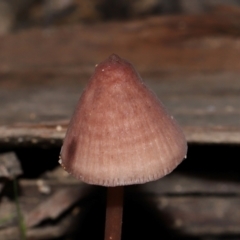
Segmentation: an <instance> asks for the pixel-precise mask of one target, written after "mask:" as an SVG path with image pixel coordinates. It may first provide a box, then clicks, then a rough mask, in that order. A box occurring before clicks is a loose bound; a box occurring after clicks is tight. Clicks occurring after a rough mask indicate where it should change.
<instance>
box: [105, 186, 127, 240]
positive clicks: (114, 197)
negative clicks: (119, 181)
mask: <svg viewBox="0 0 240 240" xmlns="http://www.w3.org/2000/svg"><path fill="white" fill-rule="evenodd" d="M123 192H124V187H123V186H118V187H108V189H107V209H106V225H105V240H120V239H121V232H122V212H123Z"/></svg>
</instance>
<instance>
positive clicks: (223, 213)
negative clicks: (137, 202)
mask: <svg viewBox="0 0 240 240" xmlns="http://www.w3.org/2000/svg"><path fill="white" fill-rule="evenodd" d="M148 201H149V203H150V204H151V203H152V204H154V205H155V208H156V209H157V210H158V211H159V212H158V213H159V216H160V218H161V220H162V221H163V222H164V223H165V225H166V227H167V228H170V229H172V230H173V231H175V232H178V233H179V234H180V235H191V236H194V235H195V236H201V235H221V234H222V235H228V234H229V235H233V234H236V235H237V234H240V227H239V226H240V198H239V197H214V196H211V197H210V196H209V197H206V196H195V197H194V196H179V197H167V196H165V197H156V198H148Z"/></svg>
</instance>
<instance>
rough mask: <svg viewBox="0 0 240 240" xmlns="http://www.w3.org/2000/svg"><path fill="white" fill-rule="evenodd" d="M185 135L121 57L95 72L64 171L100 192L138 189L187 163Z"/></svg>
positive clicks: (65, 153)
mask: <svg viewBox="0 0 240 240" xmlns="http://www.w3.org/2000/svg"><path fill="white" fill-rule="evenodd" d="M186 151H187V144H186V140H185V137H184V135H183V132H182V130H181V129H180V127H179V126H178V124H177V123H176V121H175V120H174V119H173V118H172V117H171V116H170V115H169V114H168V112H167V111H166V109H165V108H164V106H163V105H162V103H161V102H160V101H159V99H158V98H157V97H156V95H155V94H154V93H153V92H151V91H150V90H149V89H148V88H147V87H146V86H145V85H144V83H143V82H142V80H141V78H140V76H139V74H138V73H137V72H136V71H135V69H134V67H133V66H132V65H131V64H130V63H129V62H127V61H125V60H123V59H121V58H120V57H118V56H117V55H114V54H113V55H111V56H110V57H109V58H108V59H107V60H105V61H103V62H102V63H100V64H99V65H97V66H96V69H95V72H94V74H93V75H92V77H91V78H90V81H89V83H88V85H87V87H86V89H85V90H84V92H83V94H82V96H81V97H80V100H79V102H78V105H77V108H76V110H75V113H74V115H73V117H72V119H71V121H70V124H69V127H68V130H67V133H66V137H65V140H64V143H63V146H62V150H61V159H60V162H61V164H62V166H63V167H64V169H65V170H66V171H67V172H69V173H71V174H73V175H74V176H75V177H76V178H79V179H81V180H82V181H84V182H87V183H90V184H96V185H102V186H118V185H129V184H139V183H144V182H148V181H153V180H156V179H158V178H161V177H163V176H165V175H166V174H168V173H170V172H171V171H172V170H173V169H174V168H175V167H176V166H177V165H178V164H179V163H180V162H181V161H182V159H183V158H184V157H185V155H186Z"/></svg>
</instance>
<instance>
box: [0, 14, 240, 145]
mask: <svg viewBox="0 0 240 240" xmlns="http://www.w3.org/2000/svg"><path fill="white" fill-rule="evenodd" d="M223 18H224V21H222V19H223ZM238 22H240V14H239V13H238V12H237V11H236V12H234V13H232V12H231V13H224V14H212V15H211V14H208V15H198V16H165V17H155V18H148V19H144V20H136V21H130V22H109V23H101V24H92V25H82V26H70V27H62V28H55V29H53V28H52V29H51V28H49V29H44V30H41V29H29V30H27V31H22V32H18V33H15V34H11V35H8V36H4V37H2V38H1V39H0V46H1V58H0V99H1V108H0V144H1V145H6V146H10V145H31V144H35V145H36V144H37V145H38V144H46V145H50V146H54V145H57V146H60V145H61V141H62V139H63V137H64V134H65V130H66V127H67V123H68V119H70V117H71V114H72V112H73V110H74V107H75V105H76V103H77V100H78V98H79V96H80V94H81V92H82V90H83V88H84V86H85V84H86V82H87V80H88V79H89V77H90V75H91V73H92V72H93V71H94V66H95V64H96V63H98V62H100V61H102V60H103V59H105V58H106V57H108V55H109V54H111V53H113V52H115V53H120V54H121V57H124V58H126V59H128V60H129V61H131V62H132V63H133V64H134V65H135V66H136V69H137V70H138V71H139V72H140V74H141V75H142V77H143V79H144V80H145V82H146V84H147V85H149V86H150V87H151V88H152V89H153V90H154V91H155V92H156V93H157V95H158V96H159V97H160V99H161V100H162V101H163V102H164V104H165V105H166V107H167V108H168V109H169V111H170V112H171V113H172V114H173V115H174V116H175V118H176V119H177V120H178V121H179V122H180V124H181V125H182V126H183V129H184V132H185V134H186V136H187V140H188V141H189V142H192V143H227V144H239V143H240V122H239V119H240V112H239V102H240V94H239V93H240V80H239V72H240V61H239V58H240V57H239V56H240V48H239V45H240V38H239V36H240V24H238ZM103 32H107V33H108V34H107V35H106V34H105V35H104V34H102V33H103ZM112 39H114V41H113V40H112ZM6 109H7V111H6ZM62 121H63V122H64V124H63V125H61V124H60V127H59V122H60V123H61V122H62ZM20 122H22V123H24V124H22V125H19V123H20ZM32 124H33V125H32Z"/></svg>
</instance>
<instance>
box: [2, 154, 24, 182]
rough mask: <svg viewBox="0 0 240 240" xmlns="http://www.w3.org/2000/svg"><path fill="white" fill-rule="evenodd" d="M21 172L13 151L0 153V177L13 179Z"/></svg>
mask: <svg viewBox="0 0 240 240" xmlns="http://www.w3.org/2000/svg"><path fill="white" fill-rule="evenodd" d="M22 173H23V172H22V168H21V164H20V162H19V159H18V158H17V156H16V154H15V153H14V152H7V153H1V154H0V178H8V179H14V178H15V177H17V176H19V175H21V174H22Z"/></svg>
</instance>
